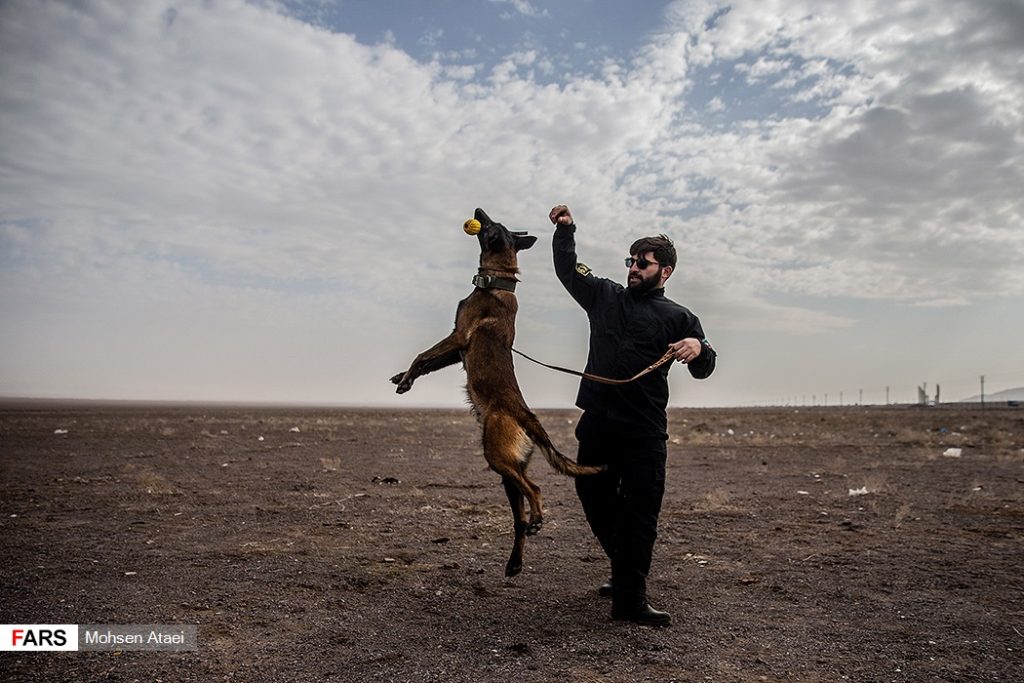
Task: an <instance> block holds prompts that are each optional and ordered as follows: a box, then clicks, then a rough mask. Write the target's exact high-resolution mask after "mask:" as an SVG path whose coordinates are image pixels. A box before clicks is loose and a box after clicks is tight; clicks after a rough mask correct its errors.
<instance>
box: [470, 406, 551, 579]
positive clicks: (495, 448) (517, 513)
mask: <svg viewBox="0 0 1024 683" xmlns="http://www.w3.org/2000/svg"><path fill="white" fill-rule="evenodd" d="M482 422H483V432H484V434H483V437H484V438H483V441H484V458H485V459H486V460H487V464H488V465H490V466H491V469H492V470H494V471H495V472H497V473H498V474H499V475H501V481H502V483H503V484H504V486H505V493H506V494H507V495H508V499H509V504H510V505H511V507H512V516H513V522H514V524H515V533H516V540H515V545H514V546H513V550H512V556H511V557H510V558H509V564H508V566H507V567H506V574H507V575H508V576H512V575H513V574H515V573H518V571H519V569H521V568H522V567H521V566H522V543H523V540H524V539H523V537H524V536H527V535H533V534H535V533H537V532H538V531H539V530H540V528H541V525H542V524H543V523H544V519H543V513H542V508H541V497H540V487H539V486H537V485H536V484H534V483H533V482H531V481H530V480H529V479H527V478H526V466H527V464H528V462H529V444H528V441H527V439H526V436H525V434H524V433H523V431H522V429H520V428H519V425H518V424H517V423H516V421H515V420H514V419H513V418H511V417H510V416H509V415H507V414H505V413H501V412H491V413H488V414H485V415H484V417H483V420H482ZM524 501H529V503H530V514H529V517H528V518H527V517H526V514H525V510H524V509H523V508H524V506H523V503H524ZM510 571H511V572H513V573H512V574H509V573H508V572H510Z"/></svg>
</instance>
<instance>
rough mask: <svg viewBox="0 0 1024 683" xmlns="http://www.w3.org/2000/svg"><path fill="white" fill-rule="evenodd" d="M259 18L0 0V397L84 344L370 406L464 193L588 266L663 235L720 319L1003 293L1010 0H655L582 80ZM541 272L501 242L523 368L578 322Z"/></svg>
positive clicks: (1014, 196)
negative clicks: (572, 224)
mask: <svg viewBox="0 0 1024 683" xmlns="http://www.w3.org/2000/svg"><path fill="white" fill-rule="evenodd" d="M511 9H513V10H515V11H516V12H518V13H520V15H522V16H538V15H539V14H542V13H543V10H538V9H537V7H536V6H534V5H532V4H530V3H525V2H516V3H513V4H512V5H511ZM286 10H287V6H286V5H279V4H270V3H261V4H250V3H245V2H241V1H240V0H224V1H223V2H218V3H199V2H184V3H178V4H176V5H175V7H174V8H173V9H168V8H167V6H166V4H165V3H159V2H155V1H153V2H150V1H142V2H134V3H121V2H114V1H112V0H110V1H106V0H90V1H89V2H83V3H65V2H58V1H51V2H32V1H30V0H11V1H10V2H6V3H3V4H2V5H0V46H2V47H0V50H2V55H0V83H2V85H3V87H2V88H0V141H2V145H0V254H2V255H0V286H2V290H3V293H2V294H0V313H2V314H3V316H4V319H5V320H7V321H10V324H9V325H7V326H6V328H7V329H6V330H5V332H4V333H2V334H0V345H2V346H3V348H4V350H5V353H4V361H3V365H2V366H0V376H4V377H8V378H11V379H9V380H7V381H8V384H7V385H6V386H7V389H4V387H3V386H0V391H4V390H5V391H13V390H14V389H12V388H11V387H31V386H33V385H38V386H47V387H51V388H52V387H56V388H52V389H51V391H54V392H59V391H61V390H62V389H61V387H64V388H65V389H63V390H67V391H70V389H67V387H72V388H73V387H81V386H85V385H89V384H90V382H92V383H93V385H104V386H113V384H111V382H112V381H113V380H112V378H113V377H114V376H117V374H118V371H117V369H116V367H114V366H113V365H109V364H104V363H96V359H97V358H101V357H102V356H103V354H104V351H105V349H111V348H114V349H117V351H118V353H119V354H122V355H124V356H125V357H127V358H133V359H134V360H133V361H132V363H131V368H132V370H133V372H134V373H135V375H136V377H137V382H136V384H135V385H134V386H136V387H137V389H136V391H138V392H145V391H146V390H147V387H162V386H166V387H168V392H170V391H171V390H170V387H173V389H174V392H177V393H176V394H175V395H177V396H179V397H185V396H188V394H189V392H190V391H193V392H195V391H202V392H204V393H205V394H207V395H218V396H219V394H216V392H217V391H218V386H219V385H223V386H225V387H235V386H242V387H245V391H246V392H247V393H248V395H254V394H259V396H258V398H273V397H275V396H280V395H281V394H282V392H284V393H287V394H288V395H289V396H296V397H308V396H310V395H313V396H315V397H321V398H322V397H328V396H333V395H336V394H338V393H345V392H351V391H353V390H352V389H351V387H352V386H354V387H358V388H359V391H358V392H355V393H353V395H354V396H356V397H357V398H354V399H353V400H356V401H370V402H372V401H383V400H386V399H387V398H388V397H390V389H389V388H388V387H387V386H386V383H381V382H379V379H380V377H386V376H388V373H390V372H393V371H397V370H398V368H397V367H392V366H393V365H395V364H398V363H405V362H407V361H408V359H409V358H411V356H412V355H413V354H414V353H415V352H417V351H419V350H422V349H421V348H420V347H422V348H425V347H426V346H427V345H429V344H430V343H432V342H433V341H435V340H436V339H435V338H434V337H440V336H441V335H442V334H444V333H445V332H446V331H447V329H446V328H448V329H450V324H451V320H450V319H451V316H452V314H453V310H454V303H455V302H456V301H457V300H458V299H459V298H461V297H462V296H465V294H466V293H467V288H468V280H469V277H470V276H471V275H472V271H473V269H474V264H475V259H476V251H475V243H474V241H473V240H468V239H466V238H465V236H464V235H462V233H461V229H460V226H461V223H462V221H463V220H464V218H466V217H468V216H469V215H470V212H471V211H472V210H473V208H475V207H476V206H482V207H484V208H485V209H487V210H488V211H489V212H490V213H491V214H492V215H494V216H495V217H496V218H498V219H500V220H502V221H503V222H505V223H506V224H508V225H510V226H514V227H516V228H520V229H529V230H531V231H534V232H537V233H543V232H544V231H545V230H547V229H549V227H548V225H547V222H546V218H545V216H546V213H547V209H548V208H549V206H550V205H552V204H554V203H556V202H562V201H564V202H568V203H570V204H572V205H573V208H574V213H575V214H576V216H577V219H578V221H579V223H580V226H581V229H580V233H579V242H580V245H579V246H580V253H581V258H583V259H584V260H586V261H587V262H588V263H589V264H590V265H591V266H593V267H594V268H595V270H597V271H598V272H601V273H604V274H608V275H610V276H613V277H616V276H618V275H620V274H621V272H620V269H621V256H622V254H621V251H622V249H624V248H625V245H626V244H628V241H630V240H631V236H633V235H634V234H635V233H636V231H638V230H646V229H650V230H651V231H652V232H653V231H657V232H663V231H665V232H669V233H670V234H672V235H673V236H674V237H676V239H677V240H678V241H679V243H680V244H683V245H685V259H686V267H684V268H681V269H680V272H679V274H678V275H677V276H674V278H673V281H672V283H671V286H675V287H678V288H679V289H678V291H679V293H680V298H683V299H686V300H687V301H695V302H696V303H697V304H698V305H701V306H702V308H703V309H704V310H706V311H707V312H706V313H705V312H703V311H701V312H702V319H704V320H705V327H706V328H709V329H712V326H711V325H709V324H708V322H709V321H710V322H711V323H713V325H714V326H716V327H717V328H718V329H723V330H726V331H728V332H729V333H730V334H737V335H742V334H743V333H745V332H746V333H749V332H753V331H764V330H771V331H772V332H773V333H777V334H786V335H794V336H800V335H808V334H819V335H823V334H831V333H837V332H838V331H841V330H844V329H848V328H850V327H851V326H854V325H856V324H857V320H856V314H855V313H853V312H849V311H846V310H839V309H837V308H836V307H835V306H834V305H833V304H834V302H835V301H838V300H843V301H849V300H858V301H886V302H892V301H896V302H905V303H909V304H913V305H915V306H918V307H922V308H932V309H937V308H941V307H943V306H957V307H960V306H964V305H967V304H970V303H976V302H979V301H984V300H986V299H988V298H991V297H994V296H1019V295H1020V294H1021V293H1024V276H1022V275H1020V269H1019V265H1018V264H1019V262H1020V261H1021V257H1022V256H1024V238H1022V236H1021V231H1020V225H1021V219H1022V214H1024V207H1022V200H1021V199H1020V192H1019V188H1020V187H1021V186H1022V185H1024V183H1022V180H1024V178H1022V177H1021V174H1022V171H1021V170H1020V169H1021V168H1024V163H1022V162H1024V159H1022V145H1024V142H1022V140H1021V137H1020V135H1019V132H1018V131H1020V130H1021V128H1022V125H1021V124H1022V121H1021V111H1020V108H1019V102H1020V101H1021V96H1022V92H1021V90H1022V85H1021V83H1020V81H1019V65H1020V60H1021V56H1022V48H1021V45H1022V44H1024V42H1022V41H1020V40H1019V38H1020V36H1021V34H1022V27H1024V22H1022V21H1021V13H1020V11H1019V6H1018V5H1016V4H1015V3H1010V2H993V3H984V4H982V3H967V2H959V1H953V0H950V1H948V2H933V3H925V2H920V3H913V2H912V3H902V4H899V5H892V4H891V3H886V2H857V3H838V2H837V3H830V4H828V5H825V6H823V5H822V4H821V3H818V2H809V1H802V2H801V1H797V2H792V1H790V2H757V3H755V2H742V1H737V2H733V3H729V4H728V5H726V4H725V3H718V2H710V1H707V2H680V3H674V4H672V5H670V6H669V7H668V8H667V11H666V13H665V23H664V25H663V26H662V28H661V30H659V31H658V32H657V33H655V34H654V35H652V36H651V37H650V39H649V40H648V41H647V42H646V43H645V44H643V45H640V46H638V48H637V49H636V51H635V52H634V53H632V54H630V55H618V56H604V55H602V56H601V57H600V58H599V59H595V60H594V62H593V64H591V65H590V69H591V70H590V71H589V72H581V71H579V70H571V71H563V70H562V68H561V66H560V65H564V64H565V63H566V60H565V55H563V54H559V53H558V52H557V51H556V50H555V48H554V47H552V46H550V45H547V44H545V42H544V41H543V40H535V41H534V43H533V44H531V47H530V48H528V49H524V48H519V49H516V50H514V51H510V52H509V53H508V54H505V55H502V56H500V57H499V58H498V59H497V61H496V62H495V66H494V67H493V68H491V67H488V68H483V67H481V66H480V65H475V64H466V63H464V60H465V59H466V58H467V53H466V52H465V51H464V50H456V49H452V48H453V47H455V48H459V47H460V46H445V44H444V43H445V41H446V40H452V39H453V38H452V36H453V35H454V34H457V33H458V32H456V31H453V30H451V28H447V29H446V28H441V27H439V28H436V29H432V31H431V32H430V33H429V34H425V33H422V32H420V33H419V34H418V35H419V36H422V38H423V40H428V41H429V42H430V43H431V48H432V49H433V50H434V52H433V54H434V56H433V58H432V59H433V60H434V61H430V62H424V61H417V60H416V59H413V58H412V57H411V56H410V55H409V53H408V52H407V51H406V49H404V47H403V46H402V45H400V44H399V43H398V41H397V39H396V38H394V35H395V34H392V39H390V40H388V41H386V42H384V43H383V44H376V45H366V44H363V43H360V42H358V41H357V40H356V39H355V37H353V36H352V35H349V34H345V33H339V32H332V31H330V30H328V29H327V28H325V27H324V26H323V22H324V21H326V15H323V17H324V18H322V19H321V20H318V21H317V24H316V25H311V24H309V23H304V22H302V21H299V20H297V19H295V18H293V17H291V16H289V15H288V14H287V13H286ZM446 47H447V48H448V49H446ZM566 49H568V50H572V49H574V48H573V46H572V45H567V46H566ZM469 56H470V57H471V55H469ZM581 68H584V67H577V69H581ZM544 249H545V247H544V246H543V240H542V242H541V243H540V244H539V245H538V247H537V251H543V250H544ZM548 263H549V261H548V259H547V258H546V257H545V256H544V255H543V254H542V253H534V252H530V253H529V254H525V255H524V260H523V264H524V274H523V277H524V280H525V281H526V282H527V283H528V284H529V286H528V287H524V289H525V290H526V291H524V293H523V302H524V304H523V307H524V310H530V311H531V314H530V318H531V320H529V321H523V322H522V329H523V330H524V331H525V332H526V333H533V334H536V336H534V337H533V339H534V340H535V342H534V343H537V340H550V341H545V342H544V343H549V344H550V345H551V349H552V352H553V354H554V355H557V354H558V353H562V352H564V351H560V350H559V349H565V348H568V347H570V346H571V345H572V344H577V345H578V344H579V340H578V339H577V338H575V337H572V336H570V335H569V333H568V332H566V331H564V330H561V328H560V327H559V325H558V324H557V323H559V322H562V321H564V320H565V319H566V318H567V317H569V316H575V315H578V311H575V310H574V309H573V308H572V304H571V302H570V301H568V300H567V297H565V296H564V293H563V292H562V291H561V290H560V288H559V286H558V284H557V282H554V281H553V278H551V277H550V273H549V272H548V271H549V266H548ZM671 286H670V289H671ZM691 297H692V298H691ZM396 321H401V322H398V323H396ZM573 329H575V328H573ZM140 330H150V332H147V333H145V334H143V333H141V332H140ZM552 330H559V331H556V332H553V331H552ZM545 335H547V336H545ZM132 338H136V339H137V341H136V342H135V343H130V341H129V340H131V339H132ZM381 339H387V340H390V341H388V342H387V343H382V342H381V341H380V340H381ZM527 339H529V338H527ZM112 340H117V341H116V343H114V342H112ZM232 348H234V349H241V351H239V352H238V353H237V354H235V355H234V356H233V355H232V352H231V351H230V349H232ZM532 350H536V349H535V348H534V349H532ZM569 355H571V354H569ZM382 356H384V357H383V358H382ZM40 358H45V359H47V362H49V363H51V365H50V368H51V369H50V370H34V371H32V372H30V371H29V370H26V368H28V367H30V366H31V364H32V363H36V365H37V366H39V360H38V359H40ZM213 358H216V359H220V362H221V364H222V365H224V364H226V365H227V366H230V368H231V370H230V373H229V374H230V375H231V378H230V379H231V381H230V382H229V381H227V380H224V381H221V380H219V379H215V380H213V381H211V380H210V379H208V378H209V377H214V376H216V373H217V370H216V368H217V367H218V363H217V362H216V361H215V360H212V359H213ZM261 358H262V359H271V358H275V359H286V362H284V363H283V365H282V366H280V367H277V366H273V367H271V366H268V365H267V362H265V363H264V365H263V366H262V367H263V374H264V377H262V378H261V377H260V376H259V373H253V374H248V375H247V373H246V372H245V369H246V368H251V367H261V366H260V360H259V359H261ZM29 359H35V360H29ZM556 360H557V358H556ZM571 360H572V358H570V359H569V360H568V361H566V362H569V361H571ZM275 362H276V361H275ZM43 365H45V363H44V364H43ZM378 365H386V366H387V367H386V369H382V368H381V367H377V366H378ZM33 372H35V373H36V374H32V373H33ZM32 377H35V378H36V379H35V380H33V379H32ZM71 377H74V378H75V379H74V381H73V382H72V380H71V379H69V378H71ZM339 378H344V379H343V380H342V379H339ZM104 382H105V383H106V384H104ZM117 382H118V384H117V386H118V387H119V388H120V390H122V391H126V389H125V388H124V387H126V386H128V384H130V382H129V381H128V380H127V379H124V378H121V377H120V376H118V379H117ZM446 386H447V384H446ZM282 387H287V388H286V389H284V388H282ZM364 387H365V389H364ZM19 390H24V389H19ZM224 391H225V392H230V391H237V390H236V389H225V390H224ZM424 391H425V392H427V393H425V394H424V396H426V397H436V398H437V400H442V398H443V400H446V401H448V400H451V399H452V398H453V397H455V396H457V394H458V390H457V388H456V389H451V390H449V389H443V390H442V389H438V390H437V391H438V393H437V394H431V393H429V392H430V391H431V390H430V389H426V390H424ZM174 392H171V393H174ZM304 392H306V393H304ZM233 395H234V394H233ZM346 395H348V394H346ZM253 397H257V396H253Z"/></svg>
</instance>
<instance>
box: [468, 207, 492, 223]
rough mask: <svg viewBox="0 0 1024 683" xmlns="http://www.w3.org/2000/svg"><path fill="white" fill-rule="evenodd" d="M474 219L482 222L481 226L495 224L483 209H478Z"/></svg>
mask: <svg viewBox="0 0 1024 683" xmlns="http://www.w3.org/2000/svg"><path fill="white" fill-rule="evenodd" d="M473 217H474V218H476V219H477V220H478V221H480V225H482V226H485V227H486V226H488V225H490V224H491V223H493V222H494V221H492V220H491V218H490V216H488V215H487V214H486V213H484V210H483V209H477V210H476V212H475V213H474V214H473Z"/></svg>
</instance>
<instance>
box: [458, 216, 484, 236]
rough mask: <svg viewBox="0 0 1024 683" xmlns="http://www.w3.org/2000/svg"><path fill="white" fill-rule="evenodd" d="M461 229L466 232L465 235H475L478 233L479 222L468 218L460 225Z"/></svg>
mask: <svg viewBox="0 0 1024 683" xmlns="http://www.w3.org/2000/svg"><path fill="white" fill-rule="evenodd" d="M462 229H463V230H465V231H466V234H467V235H475V234H477V233H478V232H480V221H478V220H477V219H475V218H470V219H469V220H468V221H466V222H465V223H463V224H462Z"/></svg>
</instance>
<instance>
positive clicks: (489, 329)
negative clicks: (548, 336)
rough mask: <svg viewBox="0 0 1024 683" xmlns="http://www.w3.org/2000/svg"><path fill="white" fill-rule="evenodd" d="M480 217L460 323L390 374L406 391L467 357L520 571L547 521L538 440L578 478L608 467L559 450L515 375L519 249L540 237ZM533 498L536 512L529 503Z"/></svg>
mask: <svg viewBox="0 0 1024 683" xmlns="http://www.w3.org/2000/svg"><path fill="white" fill-rule="evenodd" d="M474 217H475V218H476V220H477V221H479V222H480V232H479V233H477V239H478V240H479V242H480V268H479V270H478V271H477V275H476V277H474V278H473V284H474V285H475V289H474V290H473V293H472V294H470V295H469V296H468V297H466V298H465V299H463V300H462V301H460V302H459V306H458V309H457V310H456V313H455V329H454V330H453V331H452V333H451V334H450V335H448V336H447V337H445V338H444V339H442V340H441V341H439V342H438V343H436V344H434V346H432V347H430V348H429V349H427V350H426V351H424V352H423V353H421V354H419V355H418V356H416V358H415V359H413V361H412V365H410V366H409V369H408V370H406V371H405V372H400V373H398V374H397V375H395V376H394V377H392V378H391V381H392V382H393V383H394V384H396V385H398V389H397V393H399V394H404V393H405V392H407V391H409V389H411V388H412V383H413V382H414V381H415V380H416V378H417V377H419V376H421V375H425V374H427V373H428V372H433V371H435V370H440V369H441V368H445V367H448V366H449V365H454V364H455V363H457V362H459V361H460V360H461V361H462V365H463V367H464V368H465V370H466V392H467V393H468V394H469V402H470V405H471V406H472V408H473V412H474V413H475V415H476V417H477V420H478V421H479V422H480V426H481V428H482V430H483V447H484V458H485V459H486V460H487V464H488V465H490V467H491V469H492V470H494V471H495V472H497V473H498V474H499V475H501V481H502V484H503V485H504V487H505V494H506V495H507V496H508V502H509V505H510V506H511V507H512V519H513V527H514V529H515V541H514V542H513V545H512V554H511V555H510V556H509V558H508V563H507V564H506V565H505V576H515V575H516V574H518V573H519V572H520V571H522V569H523V546H524V545H525V542H526V536H527V535H533V534H536V533H537V532H538V531H539V530H540V528H541V525H542V523H543V513H542V511H541V496H540V487H538V486H537V485H536V484H534V483H533V482H532V481H530V480H529V479H528V478H527V476H526V468H527V466H528V465H529V464H530V455H531V453H532V452H533V447H534V446H536V447H537V448H539V449H540V450H541V452H542V453H543V454H544V456H545V457H546V458H547V461H548V463H550V464H551V466H552V467H553V468H554V469H555V470H557V471H558V472H561V473H562V474H565V475H568V476H571V477H577V476H581V475H587V474H596V473H598V472H601V471H603V469H604V468H603V467H584V466H581V465H578V464H576V463H575V462H573V461H572V460H570V459H569V458H567V457H566V456H564V455H563V454H562V453H560V452H559V451H558V450H557V449H556V448H555V447H554V445H552V443H551V439H550V438H549V437H548V434H547V432H546V431H545V430H544V427H543V426H542V425H541V423H540V420H538V419H537V416H536V415H534V414H533V412H532V411H531V410H530V408H529V407H528V406H527V405H526V401H525V400H524V399H523V393H522V391H521V390H520V389H519V382H517V381H516V375H515V368H514V367H513V364H512V342H513V340H514V338H515V334H516V329H515V323H516V312H517V311H518V310H519V304H518V303H517V301H516V295H515V287H516V283H517V282H518V279H517V277H516V275H517V274H518V273H519V261H518V257H517V253H518V252H520V251H522V250H523V249H529V248H530V247H532V246H533V244H534V242H536V241H537V238H536V237H531V236H529V235H527V234H526V233H525V232H512V231H510V230H508V229H506V228H505V226H504V225H502V224H501V223H496V222H494V221H492V220H491V219H490V218H489V217H488V216H487V214H486V213H484V212H483V210H482V209H477V210H476V213H475V215H474ZM527 501H528V502H529V505H530V515H529V518H527V515H526V511H525V509H524V503H525V502H527Z"/></svg>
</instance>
